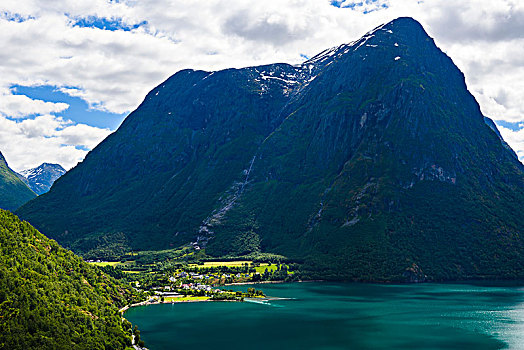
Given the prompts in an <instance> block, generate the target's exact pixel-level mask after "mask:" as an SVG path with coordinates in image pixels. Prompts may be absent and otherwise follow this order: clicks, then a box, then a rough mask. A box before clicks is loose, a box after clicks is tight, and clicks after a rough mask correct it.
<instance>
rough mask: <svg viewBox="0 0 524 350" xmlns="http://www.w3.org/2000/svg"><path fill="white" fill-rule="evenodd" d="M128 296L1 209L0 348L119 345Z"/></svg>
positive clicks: (127, 338) (124, 336)
mask: <svg viewBox="0 0 524 350" xmlns="http://www.w3.org/2000/svg"><path fill="white" fill-rule="evenodd" d="M132 297H133V292H132V290H131V288H128V287H124V286H122V285H119V284H118V283H117V282H116V281H115V280H114V279H112V278H110V277H108V276H106V275H104V274H103V273H102V272H101V271H100V270H99V269H98V268H96V267H94V266H90V265H88V264H87V263H85V262H84V261H83V260H82V259H81V258H79V257H78V256H76V255H75V254H73V253H72V252H71V251H68V250H66V249H64V248H62V247H60V246H59V245H58V243H56V242H55V241H53V240H50V239H48V238H46V237H45V236H44V235H42V234H41V233H39V232H38V231H37V230H36V229H35V228H33V227H32V226H31V225H30V224H28V223H27V222H23V221H21V220H19V219H18V218H17V217H16V216H15V215H14V214H12V213H10V212H8V211H4V210H0V349H23V350H28V349H39V350H41V349H53V350H56V349H68V350H69V349H90V350H92V349H107V350H109V349H124V348H125V347H126V345H130V344H131V335H130V334H131V333H130V326H131V325H130V324H129V322H127V321H124V323H123V322H122V318H121V315H120V313H119V312H118V308H119V307H121V306H123V305H125V304H126V303H127V302H128V301H129V300H130V299H131V298H132Z"/></svg>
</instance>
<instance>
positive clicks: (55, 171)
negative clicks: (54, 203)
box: [19, 163, 66, 195]
mask: <svg viewBox="0 0 524 350" xmlns="http://www.w3.org/2000/svg"><path fill="white" fill-rule="evenodd" d="M65 173H66V171H65V169H64V168H62V166H61V165H60V164H51V163H42V164H40V165H39V166H37V167H36V168H32V169H27V170H22V171H21V172H20V174H19V175H20V179H21V180H22V181H24V182H25V183H26V184H27V185H28V186H29V188H31V189H32V190H33V192H35V193H36V194H37V195H41V194H43V193H46V192H47V191H49V189H50V188H51V186H52V185H53V183H54V182H55V181H56V179H58V178H59V177H60V176H62V175H64V174H65Z"/></svg>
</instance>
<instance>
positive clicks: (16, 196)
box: [0, 152, 36, 210]
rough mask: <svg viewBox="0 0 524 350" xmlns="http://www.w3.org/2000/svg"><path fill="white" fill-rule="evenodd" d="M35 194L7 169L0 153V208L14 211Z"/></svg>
mask: <svg viewBox="0 0 524 350" xmlns="http://www.w3.org/2000/svg"><path fill="white" fill-rule="evenodd" d="M34 197H36V194H35V193H34V192H33V191H31V189H30V188H29V187H28V186H27V185H26V184H25V183H24V182H23V181H22V180H20V179H19V178H18V176H17V174H16V173H15V172H14V171H13V170H11V168H9V166H8V165H7V162H6V160H5V158H4V156H3V155H2V153H1V152H0V208H3V209H7V210H15V209H16V208H18V207H19V206H21V205H22V204H24V203H25V202H27V201H29V200H30V199H33V198H34Z"/></svg>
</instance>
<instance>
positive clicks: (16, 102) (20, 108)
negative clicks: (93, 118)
mask: <svg viewBox="0 0 524 350" xmlns="http://www.w3.org/2000/svg"><path fill="white" fill-rule="evenodd" d="M68 108H69V105H68V104H67V103H61V102H59V103H53V102H45V101H42V100H34V99H31V98H29V97H28V96H25V95H13V94H12V93H11V92H10V91H4V93H2V92H0V115H4V116H7V117H11V118H21V117H25V116H28V115H35V114H48V113H59V112H62V111H65V110H66V109H68Z"/></svg>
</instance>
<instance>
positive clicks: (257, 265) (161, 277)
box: [89, 260, 296, 305]
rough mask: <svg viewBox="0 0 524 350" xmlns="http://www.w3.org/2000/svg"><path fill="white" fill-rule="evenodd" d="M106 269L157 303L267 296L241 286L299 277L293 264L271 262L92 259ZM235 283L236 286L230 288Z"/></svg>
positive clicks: (241, 299)
mask: <svg viewBox="0 0 524 350" xmlns="http://www.w3.org/2000/svg"><path fill="white" fill-rule="evenodd" d="M89 263H92V264H94V265H97V266H98V267H99V268H101V269H102V270H103V271H104V272H106V273H108V274H109V275H112V276H113V277H115V278H119V279H122V280H125V281H127V282H128V283H130V284H131V285H132V286H133V288H134V289H135V290H136V291H137V292H139V293H143V294H144V299H146V301H144V302H142V303H139V304H138V305H146V304H156V303H178V302H201V301H244V299H246V298H265V297H266V296H265V295H264V293H263V292H262V291H259V290H256V289H255V288H253V287H251V286H249V288H247V290H245V291H241V290H238V289H239V287H238V286H239V285H248V284H255V283H278V282H283V281H290V280H293V279H294V278H296V276H295V275H294V274H295V272H294V271H290V270H291V269H293V268H294V266H293V265H291V266H290V265H287V264H283V263H271V262H262V263H261V262H253V261H249V260H237V261H206V262H198V263H185V264H176V265H165V264H163V263H149V264H141V263H137V261H136V260H135V261H131V262H130V261H125V262H107V261H100V260H98V261H89ZM230 286H235V287H230Z"/></svg>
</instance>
